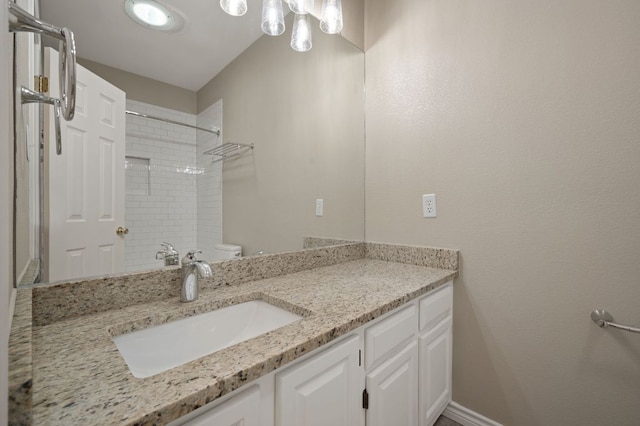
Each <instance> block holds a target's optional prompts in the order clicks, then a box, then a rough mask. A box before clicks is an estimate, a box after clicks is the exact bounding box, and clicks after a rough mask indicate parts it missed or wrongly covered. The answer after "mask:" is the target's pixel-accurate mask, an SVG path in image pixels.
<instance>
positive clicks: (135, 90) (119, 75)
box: [78, 58, 196, 114]
mask: <svg viewBox="0 0 640 426" xmlns="http://www.w3.org/2000/svg"><path fill="white" fill-rule="evenodd" d="M78 63H79V64H80V65H82V66H83V67H85V68H87V69H88V70H89V71H91V72H93V73H95V74H97V75H99V76H100V77H102V78H104V79H105V80H107V81H108V82H110V83H111V84H113V85H114V86H116V87H118V88H119V89H121V90H123V91H124V92H126V94H127V99H134V100H136V101H140V102H146V103H148V104H152V105H158V106H161V107H164V108H169V109H174V110H177V111H182V112H186V113H189V114H195V113H196V92H192V91H191V90H187V89H183V88H182V87H177V86H173V85H171V84H167V83H163V82H161V81H158V80H153V79H151V78H148V77H144V76H141V75H138V74H133V73H130V72H128V71H123V70H121V69H118V68H113V67H110V66H108V65H103V64H100V63H98V62H93V61H89V60H88V59H83V58H78Z"/></svg>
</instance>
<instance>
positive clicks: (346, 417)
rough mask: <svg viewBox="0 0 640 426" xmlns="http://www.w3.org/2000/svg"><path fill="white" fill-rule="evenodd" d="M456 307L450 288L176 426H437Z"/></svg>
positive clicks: (447, 386) (447, 384) (445, 399)
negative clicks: (454, 307) (183, 425)
mask: <svg viewBox="0 0 640 426" xmlns="http://www.w3.org/2000/svg"><path fill="white" fill-rule="evenodd" d="M452 304H453V291H452V284H451V283H447V284H446V285H444V286H442V287H440V288H439V289H437V290H435V291H433V292H432V293H429V294H427V295H425V296H423V297H422V298H420V299H417V300H413V301H411V302H409V303H407V304H405V305H404V306H401V307H399V308H397V309H396V310H394V311H392V312H390V313H388V314H386V315H384V316H383V317H381V318H379V319H376V320H374V321H372V322H370V323H369V324H366V325H365V326H363V327H360V328H359V329H357V330H355V331H353V332H352V333H350V334H349V335H348V336H345V337H343V338H341V339H340V340H339V341H338V342H337V343H334V344H332V345H330V346H329V347H328V348H324V347H323V348H318V349H316V350H315V351H314V352H312V353H310V354H309V355H307V356H305V357H303V358H301V359H300V360H297V361H294V362H293V363H292V364H291V365H290V366H287V367H284V368H281V369H278V370H276V371H274V372H271V373H269V374H267V375H265V376H263V377H261V378H260V379H258V380H257V381H255V382H253V383H252V384H251V385H248V387H247V389H246V390H245V389H244V388H241V389H239V390H236V391H235V392H233V393H232V394H231V395H229V396H227V397H225V399H222V400H220V401H214V402H213V403H211V404H210V405H209V406H207V407H202V408H201V409H199V410H198V411H196V412H194V413H192V414H191V415H189V416H188V419H189V420H187V422H186V423H185V419H187V417H184V418H182V419H179V420H178V421H176V422H175V423H172V425H173V424H187V425H189V426H204V425H215V426H230V425H240V424H241V425H245V426H253V425H260V426H273V425H275V426H326V425H331V426H364V425H365V421H366V426H388V425H394V426H395V425H398V426H418V425H419V426H431V425H433V424H434V423H435V421H436V420H437V418H438V417H439V416H440V414H441V413H442V411H443V410H444V409H445V408H446V406H447V404H448V403H449V402H450V401H451V355H452V354H451V340H452V330H451V323H452V318H451V314H452ZM209 407H214V408H209ZM207 410H208V411H207ZM200 413H203V414H200Z"/></svg>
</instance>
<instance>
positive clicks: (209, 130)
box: [124, 110, 220, 136]
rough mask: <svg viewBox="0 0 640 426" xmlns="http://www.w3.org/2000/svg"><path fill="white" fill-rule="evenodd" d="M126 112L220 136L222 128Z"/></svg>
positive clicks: (130, 112)
mask: <svg viewBox="0 0 640 426" xmlns="http://www.w3.org/2000/svg"><path fill="white" fill-rule="evenodd" d="M124 113H125V114H127V115H133V116H134V117H142V118H148V119H150V120H157V121H162V122H164V123H169V124H175V125H177V126H184V127H189V128H191V129H196V130H202V131H203V132H208V133H213V134H214V135H218V136H220V130H211V129H205V128H204V127H198V126H194V125H192V124H187V123H181V122H180V121H174V120H170V119H168V118H161V117H156V116H154V115H149V114H143V113H141V112H135V111H129V110H126V111H125V112H124Z"/></svg>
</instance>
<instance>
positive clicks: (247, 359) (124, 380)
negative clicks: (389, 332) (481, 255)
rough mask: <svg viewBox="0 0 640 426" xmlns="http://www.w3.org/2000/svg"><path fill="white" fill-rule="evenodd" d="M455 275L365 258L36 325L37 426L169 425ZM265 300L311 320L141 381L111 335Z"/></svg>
mask: <svg viewBox="0 0 640 426" xmlns="http://www.w3.org/2000/svg"><path fill="white" fill-rule="evenodd" d="M456 275H457V271H456V270H450V269H438V268H431V267H426V266H417V265H411V264H402V263H395V262H388V261H384V260H375V259H369V258H364V259H358V260H353V261H349V262H346V263H340V264H336V265H331V266H325V267H320V268H316V269H312V270H307V271H302V272H296V273H291V274H288V275H282V276H278V277H273V278H268V279H262V280H258V281H251V282H247V283H243V284H238V285H233V286H222V287H218V288H215V289H206V290H205V291H202V292H201V294H200V299H199V300H198V301H197V302H194V303H189V304H185V303H181V302H180V301H179V300H178V297H177V296H176V297H174V298H171V299H168V300H164V301H155V302H153V303H149V304H142V305H135V306H129V307H125V308H122V309H114V310H109V311H105V312H98V313H93V314H90V315H85V316H80V317H75V318H69V319H64V320H61V321H57V322H53V323H51V324H47V325H39V326H38V325H34V327H33V343H32V344H33V389H32V392H33V395H32V397H33V424H34V425H40V424H67V425H68V424H85V425H89V424H101V425H103V424H130V425H133V424H165V423H168V422H169V421H171V420H173V419H176V418H178V417H181V416H183V415H185V414H187V413H189V412H191V411H193V410H194V409H196V408H197V407H200V406H202V405H204V404H206V403H208V402H210V401H213V400H214V399H216V398H218V397H220V396H222V395H225V394H227V393H229V392H231V391H233V390H235V389H237V388H239V387H241V386H242V385H244V384H246V383H248V382H250V381H252V380H255V379H257V378H259V377H261V376H263V375H265V374H267V373H269V372H271V371H273V370H274V369H276V368H278V367H281V366H283V365H285V364H287V363H289V362H291V361H292V360H294V359H296V358H298V357H300V356H302V355H304V354H306V353H308V352H310V351H312V350H314V349H316V348H318V347H320V346H321V345H323V344H325V343H327V342H330V341H332V340H334V339H336V338H338V337H339V336H342V335H344V334H346V333H348V332H349V331H351V330H354V329H356V328H358V327H359V326H361V325H363V324H365V323H366V322H368V321H370V320H372V319H374V318H377V317H379V316H380V315H382V314H384V313H386V312H389V311H391V310H393V309H394V308H396V307H398V306H400V305H402V304H404V303H406V302H408V301H409V300H411V299H413V298H415V297H417V296H419V295H421V294H424V293H427V292H428V291H431V290H433V289H434V288H436V287H438V286H440V285H442V284H444V283H446V282H447V281H449V280H451V279H453V278H454V277H455V276H456ZM255 299H261V300H265V301H267V302H270V303H272V304H275V305H278V306H281V307H284V308H286V309H289V310H291V311H293V312H295V313H298V314H302V315H303V319H301V320H299V321H296V322H294V323H292V324H289V325H287V326H285V327H282V328H280V329H277V330H275V331H272V332H270V333H267V334H264V335H261V336H258V337H256V338H253V339H250V340H248V341H246V342H243V343H240V344H237V345H234V346H232V347H229V348H226V349H223V350H221V351H218V352H215V353H213V354H211V355H208V356H205V357H203V358H200V359H198V360H195V361H192V362H189V363H187V364H184V365H182V366H180V367H176V368H174V369H171V370H168V371H166V372H163V373H160V374H157V375H155V376H152V377H149V378H145V379H137V378H135V377H133V375H132V374H131V373H130V372H129V369H128V367H127V365H126V364H125V362H124V360H123V358H122V357H121V355H120V353H119V352H118V349H117V348H116V346H115V344H114V343H113V341H112V335H117V334H120V333H122V332H124V331H127V330H133V329H136V328H145V327H148V326H149V325H153V324H160V323H164V322H166V321H169V320H172V319H178V318H181V317H185V316H189V315H193V314H194V313H199V312H206V311H209V310H211V309H215V308H218V307H222V306H226V305H229V304H234V303H237V302H239V301H246V300H255Z"/></svg>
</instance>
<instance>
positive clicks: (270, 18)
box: [262, 0, 284, 36]
mask: <svg viewBox="0 0 640 426" xmlns="http://www.w3.org/2000/svg"><path fill="white" fill-rule="evenodd" d="M262 31H264V33H265V34H268V35H271V36H278V35H280V34H282V33H283V32H284V14H283V12H282V0H263V2H262Z"/></svg>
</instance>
